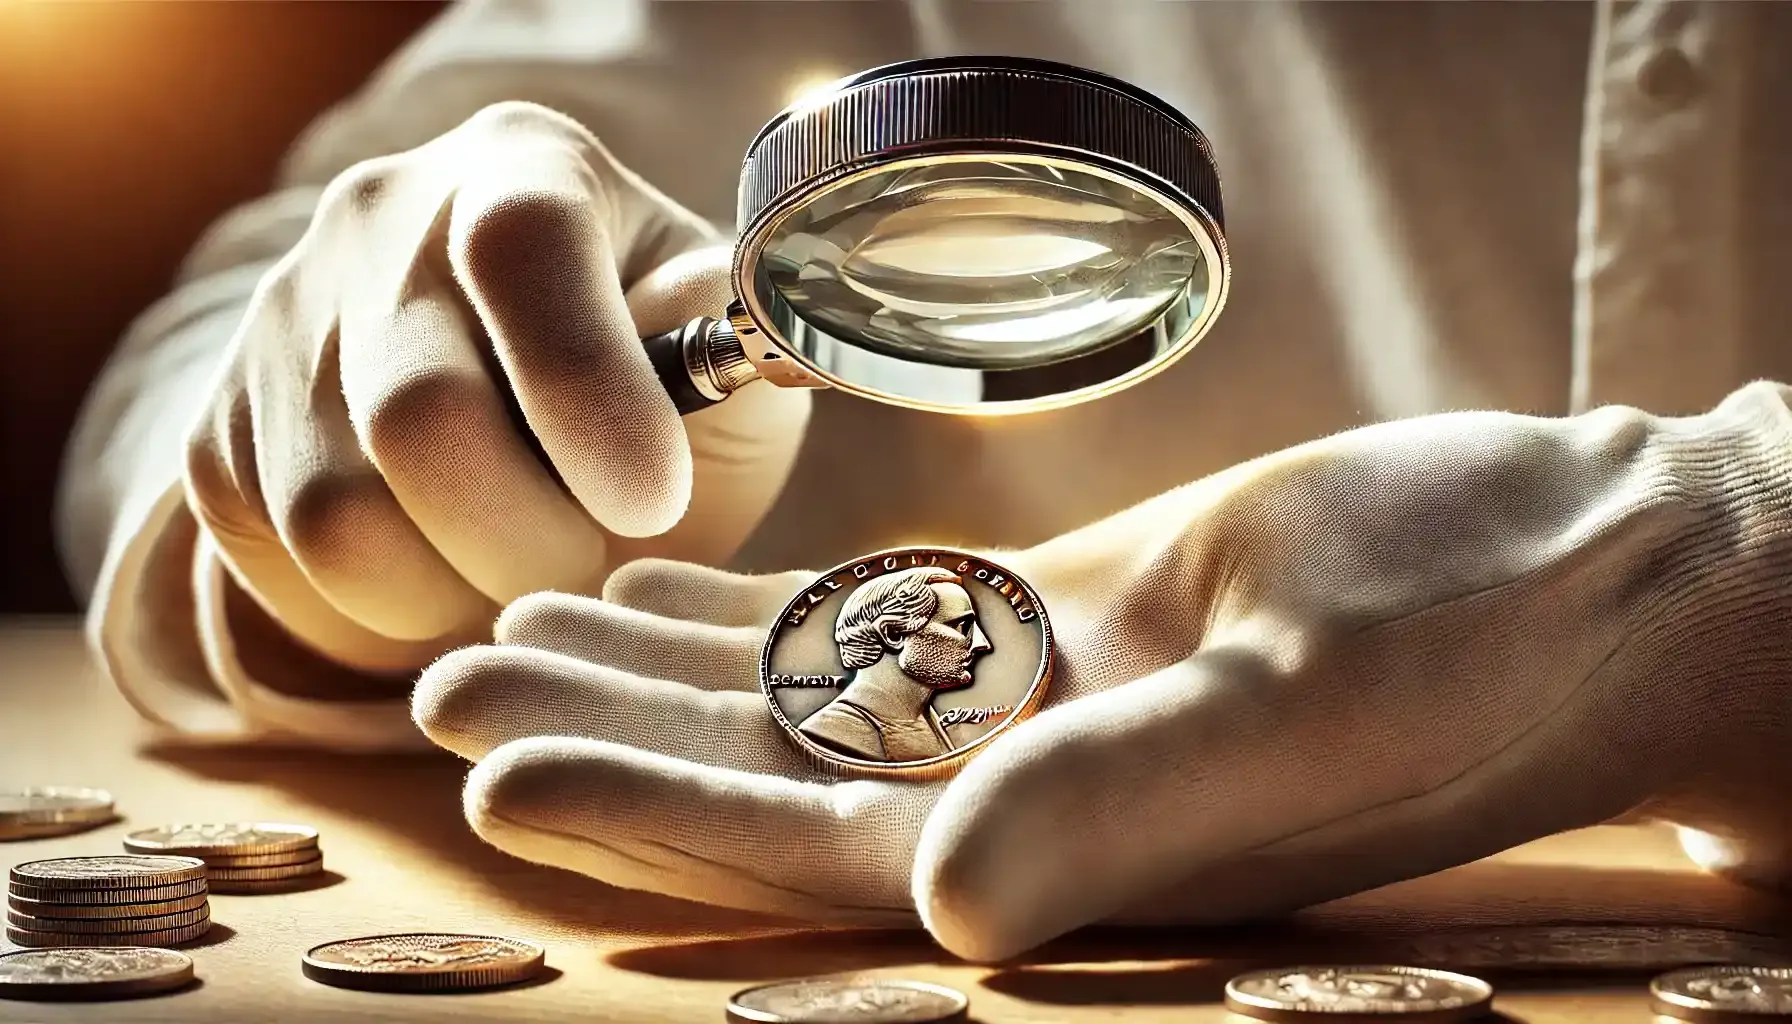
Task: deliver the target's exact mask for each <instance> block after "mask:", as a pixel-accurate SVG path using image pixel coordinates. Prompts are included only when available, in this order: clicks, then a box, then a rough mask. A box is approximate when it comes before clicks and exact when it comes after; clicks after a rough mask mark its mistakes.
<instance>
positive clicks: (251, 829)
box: [124, 821, 317, 860]
mask: <svg viewBox="0 0 1792 1024" xmlns="http://www.w3.org/2000/svg"><path fill="white" fill-rule="evenodd" d="M124 848H125V849H127V850H129V851H131V852H132V853H167V854H176V855H180V856H185V857H200V858H204V859H208V860H209V859H210V858H211V857H214V856H220V857H248V856H257V855H267V854H276V853H295V852H298V851H303V850H313V849H316V848H317V829H314V828H312V827H311V826H309V825H286V824H281V823H279V822H271V821H252V822H241V821H239V822H222V823H211V824H192V825H189V824H176V825H159V826H157V827H155V828H146V829H139V830H137V831H135V832H132V833H131V834H130V835H127V836H125V837H124Z"/></svg>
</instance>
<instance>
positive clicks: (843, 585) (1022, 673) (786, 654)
mask: <svg viewBox="0 0 1792 1024" xmlns="http://www.w3.org/2000/svg"><path fill="white" fill-rule="evenodd" d="M1050 671H1051V628H1050V625H1049V623H1048V622H1047V620H1046V618H1045V616H1044V614H1043V611H1042V608H1041V605H1040V602H1039V598H1038V595H1037V594H1035V593H1034V592H1033V590H1032V588H1030V587H1029V586H1027V584H1026V583H1025V582H1024V581H1022V580H1020V579H1019V578H1017V577H1015V576H1014V575H1013V573H1011V572H1009V571H1008V570H1005V569H1002V568H1000V567H998V566H995V565H993V564H991V563H989V562H987V561H985V560H983V559H980V558H976V557H972V556H968V555H966V554H964V553H963V552H957V551H949V550H946V549H938V548H916V549H905V550H902V551H894V552H883V553H880V554H878V555H874V556H871V557H869V558H864V559H860V560H857V561H854V562H849V563H847V564H845V565H842V566H838V567H836V568H834V569H832V570H830V571H829V572H827V573H824V574H822V575H821V577H820V578H819V579H818V580H817V581H816V582H815V583H814V584H812V585H811V586H809V587H807V588H806V589H804V590H803V591H802V592H801V593H800V594H798V595H797V596H796V597H795V598H794V599H793V600H792V601H791V602H790V604H789V605H788V606H786V608H785V610H784V612H783V614H782V615H781V616H780V617H779V619H778V621H777V624H776V625H775V626H774V627H773V628H772V632H771V635H770V637H768V639H767V642H766V648H765V652H764V655H763V656H762V658H761V662H760V683H761V687H762V689H763V691H764V692H765V694H766V697H767V698H768V700H769V701H770V703H771V707H772V711H773V714H774V716H775V717H776V718H777V719H778V721H779V723H780V724H781V725H783V726H784V727H785V729H786V730H787V731H788V732H789V733H790V734H791V735H792V737H793V738H794V739H795V740H796V741H797V742H798V743H799V744H800V745H802V746H803V747H805V748H806V749H807V750H808V751H809V752H810V753H811V755H813V756H817V757H818V758H819V759H820V760H822V761H824V762H827V763H832V764H839V765H847V766H855V767H856V766H867V767H879V766H891V767H901V768H910V767H914V766H929V765H941V764H949V763H951V762H953V761H956V760H957V759H958V758H959V757H961V756H963V754H964V753H965V752H966V751H967V750H968V749H969V748H971V747H973V746H975V745H977V744H978V743H979V742H981V741H982V740H983V739H985V738H986V737H988V736H990V735H992V734H994V733H995V732H996V731H997V730H999V729H1001V728H1002V727H1004V726H1005V725H1007V724H1009V723H1010V722H1011V721H1014V720H1016V718H1017V716H1020V715H1021V714H1022V713H1023V712H1027V713H1030V711H1031V710H1032V709H1033V708H1034V707H1037V705H1038V701H1039V700H1040V699H1041V698H1042V697H1043V694H1044V690H1045V686H1046V685H1047V683H1048V682H1049V678H1050Z"/></svg>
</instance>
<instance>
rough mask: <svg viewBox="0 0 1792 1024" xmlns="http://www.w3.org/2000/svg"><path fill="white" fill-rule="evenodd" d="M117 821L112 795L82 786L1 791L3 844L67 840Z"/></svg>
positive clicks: (0, 814) (0, 813) (38, 787)
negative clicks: (53, 839) (26, 840)
mask: <svg viewBox="0 0 1792 1024" xmlns="http://www.w3.org/2000/svg"><path fill="white" fill-rule="evenodd" d="M114 817H115V814H114V813H113V802H112V794H111V793H108V792H107V791H105V790H103V789H89V788H85V787H81V786H27V787H24V788H22V789H0V840H7V839H44V838H48V837H50V836H66V835H72V834H73V833H76V832H84V831H86V830H87V829H90V828H95V827H97V826H99V825H104V824H106V823H107V822H109V821H111V820H112V819H113V818H114Z"/></svg>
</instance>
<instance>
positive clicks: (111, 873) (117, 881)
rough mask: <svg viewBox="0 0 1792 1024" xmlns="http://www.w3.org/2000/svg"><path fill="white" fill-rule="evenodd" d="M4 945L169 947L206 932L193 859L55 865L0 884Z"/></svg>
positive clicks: (206, 908)
mask: <svg viewBox="0 0 1792 1024" xmlns="http://www.w3.org/2000/svg"><path fill="white" fill-rule="evenodd" d="M7 882H8V884H7V897H6V904H7V905H6V938H7V939H8V941H11V942H14V943H17V944H18V945H21V946H31V947H46V946H175V945H179V944H181V943H183V942H192V941H193V940H194V939H197V938H199V937H200V936H202V935H204V934H205V933H206V932H207V931H209V930H210V929H211V926H212V920H211V907H210V904H209V903H208V902H207V900H206V891H207V890H206V881H205V865H204V864H203V863H202V862H200V861H198V860H195V859H194V858H192V857H57V858H55V859H53V860H33V861H26V862H25V863H23V864H20V865H19V866H18V867H15V868H13V869H12V873H11V874H10V875H9V876H8V879H7Z"/></svg>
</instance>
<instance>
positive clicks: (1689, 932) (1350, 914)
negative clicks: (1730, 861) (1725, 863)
mask: <svg viewBox="0 0 1792 1024" xmlns="http://www.w3.org/2000/svg"><path fill="white" fill-rule="evenodd" d="M1780 907H1781V904H1780V903H1779V902H1778V901H1777V900H1775V899H1774V898H1772V897H1768V896H1766V895H1765V894H1759V893H1750V892H1747V891H1745V890H1740V889H1738V888H1737V887H1735V886H1731V885H1729V884H1728V883H1724V882H1722V881H1720V880H1717V879H1713V878H1711V877H1710V876H1706V875H1702V874H1696V873H1688V872H1674V871H1661V870H1648V869H1638V868H1597V867H1587V866H1576V865H1571V864H1549V863H1490V862H1481V863H1477V864H1473V865H1467V866H1465V867H1462V868H1457V869H1454V870H1452V871H1448V872H1442V873H1440V874H1437V875H1431V876H1427V877H1426V878H1423V879H1415V880H1412V881H1410V882H1404V883H1400V884H1398V885H1394V886H1388V887H1385V888H1383V889H1380V890H1376V891H1374V892H1370V893H1363V894H1359V895H1357V896H1353V897H1350V898H1347V899H1343V900H1336V901H1333V902H1332V903H1329V904H1323V905H1320V906H1318V907H1314V908H1310V909H1308V910H1305V911H1301V912H1299V913H1297V914H1293V915H1290V916H1288V917H1286V918H1283V919H1280V920H1277V921H1271V922H1264V923H1260V924H1253V925H1244V926H1233V927H1226V928H1190V927H1163V928H1091V929H1085V930H1083V931H1080V932H1077V933H1074V934H1072V935H1069V936H1066V937H1064V938H1061V939H1058V940H1056V941H1054V942H1051V943H1048V944H1046V945H1044V946H1042V947H1040V948H1038V949H1035V950H1033V951H1031V952H1029V953H1027V954H1025V955H1023V956H1019V957H1016V958H1014V959H1012V960H1010V961H1006V962H1003V963H1000V964H995V965H991V967H990V971H989V973H988V974H986V975H984V976H983V978H982V979H981V982H980V984H981V985H982V987H983V988H985V989H987V990H990V991H994V992H1000V993H1003V994H1005V995H1008V996H1011V997H1013V998H1016V999H1021V1000H1025V1001H1028V1002H1033V1003H1040V1004H1047V1005H1053V1004H1055V1005H1168V1006H1182V1005H1190V1006H1199V1005H1214V1004H1218V1003H1220V1002H1221V1001H1222V1000H1223V997H1224V988H1225V983H1226V980H1227V979H1228V978H1231V977H1232V976H1234V975H1236V974H1238V973H1240V972H1242V971H1246V970H1251V969H1255V968H1263V967H1274V966H1288V965H1294V964H1301V963H1334V964H1335V963H1399V964H1408V965H1413V966H1429V967H1438V968H1443V969H1450V970H1459V971H1467V972H1470V973H1473V974H1476V975H1478V976H1481V977H1484V978H1487V979H1488V980H1490V981H1492V982H1494V984H1495V985H1496V987H1497V988H1498V989H1499V990H1501V991H1505V992H1524V991H1545V990H1549V989H1552V988H1573V989H1575V990H1576V991H1583V992H1584V991H1589V990H1598V989H1602V988H1612V989H1617V990H1622V991H1639V990H1640V989H1639V986H1645V985H1646V984H1647V979H1648V977H1649V976H1651V975H1652V974H1653V973H1655V972H1656V971H1658V970H1661V969H1665V968H1668V967H1674V966H1680V965H1683V964H1688V963H1763V964H1784V963H1792V934H1776V933H1775V932H1774V929H1773V926H1774V925H1775V924H1777V925H1779V926H1780V927H1782V928H1783V927H1785V926H1786V922H1787V921H1788V918H1787V917H1784V916H1780V915H1781V912H1780V909H1779V908H1780ZM1676 918H1677V919H1678V920H1680V921H1682V922H1684V923H1680V924H1664V923H1663V922H1665V921H1674V920H1676ZM607 959H608V961H609V962H610V963H611V964H612V965H613V966H616V967H619V968H621V969H624V970H629V971H634V972H638V973H642V974H649V975H655V976H659V977H666V978H676V979H686V980H718V981H720V980H728V981H751V980H756V979H762V978H767V977H794V976H800V975H815V974H836V973H846V972H852V971H860V970H871V969H899V968H904V967H915V966H928V965H935V964H945V963H952V962H955V958H953V957H952V956H951V955H950V954H948V953H946V952H945V951H943V950H941V949H940V948H939V947H937V946H935V945H934V944H933V943H932V942H931V941H930V940H929V939H928V937H927V936H926V935H924V934H920V933H914V932H909V933H903V932H856V933H852V936H851V939H850V941H845V940H844V939H843V935H842V933H839V932H831V933H829V932H810V933H806V934H800V935H786V936H770V937H757V938H751V939H738V940H717V941H705V942H686V943H679V944H662V945H657V946H643V947H639V948H634V949H628V950H622V951H618V952H615V953H612V954H610V956H609V957H608V958H607ZM1513 965H1526V966H1525V967H1524V968H1523V969H1522V970H1521V969H1515V968H1514V966H1513ZM1494 1019H1498V1018H1494Z"/></svg>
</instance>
